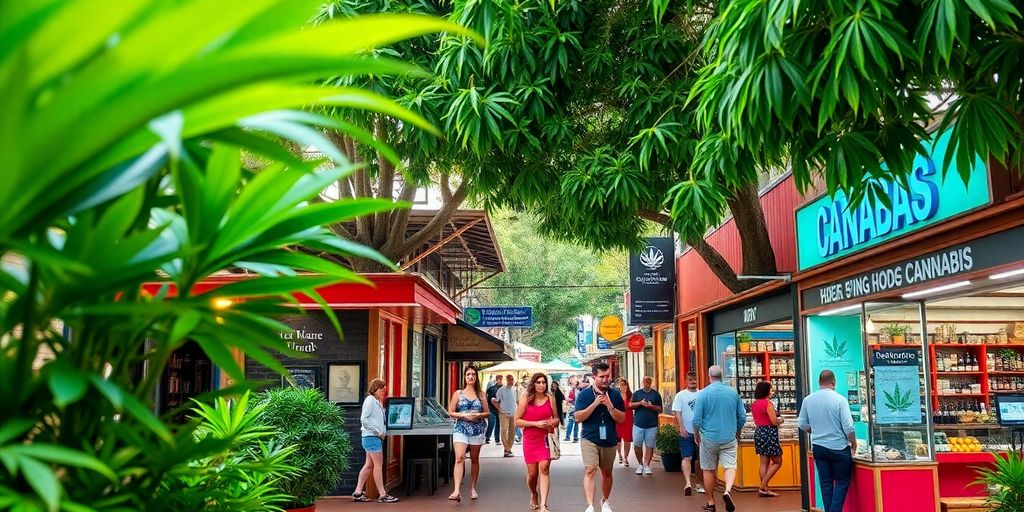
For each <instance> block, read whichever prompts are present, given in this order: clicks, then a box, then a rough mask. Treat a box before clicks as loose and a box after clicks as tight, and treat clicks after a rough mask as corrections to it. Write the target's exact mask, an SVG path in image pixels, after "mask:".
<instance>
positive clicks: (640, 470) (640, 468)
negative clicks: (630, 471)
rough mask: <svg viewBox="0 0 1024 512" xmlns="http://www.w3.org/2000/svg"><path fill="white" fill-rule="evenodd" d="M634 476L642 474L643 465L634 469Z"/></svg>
mask: <svg viewBox="0 0 1024 512" xmlns="http://www.w3.org/2000/svg"><path fill="white" fill-rule="evenodd" d="M636 474H638V475H642V474H644V465H643V464H640V465H639V466H637V467H636Z"/></svg>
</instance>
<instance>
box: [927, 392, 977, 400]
mask: <svg viewBox="0 0 1024 512" xmlns="http://www.w3.org/2000/svg"><path fill="white" fill-rule="evenodd" d="M932 395H935V396H938V397H940V398H947V397H952V398H956V397H961V396H963V397H975V398H976V397H979V396H986V395H987V393H947V394H943V393H937V392H935V391H932Z"/></svg>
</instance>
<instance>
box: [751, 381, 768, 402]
mask: <svg viewBox="0 0 1024 512" xmlns="http://www.w3.org/2000/svg"><path fill="white" fill-rule="evenodd" d="M771 394H772V383H771V382H768V381H766V380H762V381H761V382H758V383H757V387H755V388H754V398H756V399H758V400H760V399H762V398H768V395H771Z"/></svg>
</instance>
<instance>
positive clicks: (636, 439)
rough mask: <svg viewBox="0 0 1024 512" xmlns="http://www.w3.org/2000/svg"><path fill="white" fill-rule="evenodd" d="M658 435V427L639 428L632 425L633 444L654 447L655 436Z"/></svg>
mask: <svg viewBox="0 0 1024 512" xmlns="http://www.w3.org/2000/svg"><path fill="white" fill-rule="evenodd" d="M657 435H658V427H651V428H641V427H638V426H636V425H633V445H634V446H647V447H649V448H654V447H655V446H656V445H657V443H656V442H655V437H656V436H657Z"/></svg>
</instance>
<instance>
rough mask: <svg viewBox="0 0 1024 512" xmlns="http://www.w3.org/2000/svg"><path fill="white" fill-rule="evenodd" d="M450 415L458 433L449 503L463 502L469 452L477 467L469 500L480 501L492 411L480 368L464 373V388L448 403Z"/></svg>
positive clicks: (454, 441) (469, 367)
mask: <svg viewBox="0 0 1024 512" xmlns="http://www.w3.org/2000/svg"><path fill="white" fill-rule="evenodd" d="M448 413H449V414H451V416H452V417H453V418H455V433H454V434H452V443H453V444H454V445H455V474H454V480H455V491H453V492H452V494H451V495H450V496H448V499H449V500H452V501H462V476H463V475H464V474H465V472H466V451H467V450H468V451H469V460H470V462H472V464H473V470H472V480H471V483H470V487H469V497H470V498H471V499H474V500H475V499H477V498H479V497H480V496H479V495H478V494H477V493H476V483H477V481H478V480H479V479H480V447H481V446H483V444H484V442H485V441H486V440H487V438H486V436H485V432H486V431H487V423H486V422H485V420H486V419H487V416H489V415H490V414H491V413H490V408H489V407H488V406H487V400H486V396H485V395H484V393H483V391H482V390H481V389H480V379H479V378H478V376H477V372H476V367H474V366H467V367H466V369H465V370H463V372H462V389H460V390H458V391H456V392H455V394H454V395H452V399H451V400H449V401H448Z"/></svg>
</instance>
